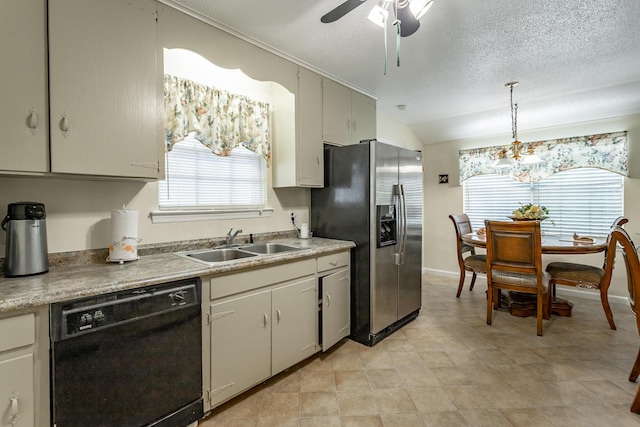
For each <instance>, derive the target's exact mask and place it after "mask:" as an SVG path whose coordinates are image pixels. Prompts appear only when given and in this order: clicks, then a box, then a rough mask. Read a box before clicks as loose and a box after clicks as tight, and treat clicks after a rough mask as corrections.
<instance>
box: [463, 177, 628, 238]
mask: <svg viewBox="0 0 640 427" xmlns="http://www.w3.org/2000/svg"><path fill="white" fill-rule="evenodd" d="M462 185H463V195H464V212H465V213H466V214H467V215H469V218H470V219H471V223H472V225H473V227H474V229H478V228H479V227H484V220H485V219H492V220H506V219H507V217H508V216H510V215H511V212H512V211H513V210H515V209H517V208H518V207H519V206H520V205H521V204H525V203H533V204H536V205H543V206H545V207H546V208H547V209H549V218H548V219H546V220H544V221H542V224H541V225H542V231H543V232H547V233H553V234H573V233H578V234H580V235H595V236H602V235H606V234H607V231H608V230H609V227H610V226H611V223H612V222H613V220H614V219H615V218H616V217H618V216H620V215H623V214H624V206H623V199H624V176H622V175H619V174H617V173H614V172H610V171H607V170H603V169H598V168H579V169H571V170H567V171H564V172H559V173H556V174H554V175H551V176H550V177H547V178H545V179H543V180H541V181H538V182H519V181H515V180H513V179H510V178H507V177H505V176H501V175H477V176H474V177H471V178H469V179H467V180H466V181H464V182H463V184H462Z"/></svg>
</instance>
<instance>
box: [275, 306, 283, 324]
mask: <svg viewBox="0 0 640 427" xmlns="http://www.w3.org/2000/svg"><path fill="white" fill-rule="evenodd" d="M281 318H282V313H281V312H280V309H277V310H276V320H277V321H278V323H280V319H281Z"/></svg>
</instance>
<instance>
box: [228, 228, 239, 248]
mask: <svg viewBox="0 0 640 427" xmlns="http://www.w3.org/2000/svg"><path fill="white" fill-rule="evenodd" d="M232 231H233V227H231V229H230V230H229V232H228V233H227V240H226V241H225V246H227V247H230V246H231V244H232V243H233V239H235V238H236V236H237V235H238V234H239V233H242V230H236V232H235V233H233V234H231V232H232Z"/></svg>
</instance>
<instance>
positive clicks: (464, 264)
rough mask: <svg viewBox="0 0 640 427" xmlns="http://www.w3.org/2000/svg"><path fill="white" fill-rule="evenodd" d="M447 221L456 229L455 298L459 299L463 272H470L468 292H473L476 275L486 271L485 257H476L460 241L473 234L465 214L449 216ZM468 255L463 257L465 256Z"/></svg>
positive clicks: (472, 250) (467, 246)
mask: <svg viewBox="0 0 640 427" xmlns="http://www.w3.org/2000/svg"><path fill="white" fill-rule="evenodd" d="M449 219H451V221H452V222H453V226H454V227H455V229H456V245H457V247H458V266H459V267H460V283H459V284H458V293H457V294H456V297H457V298H460V293H461V292H462V287H463V286H464V279H465V272H467V271H470V272H471V273H472V276H471V285H469V291H472V290H473V285H474V284H475V283H476V275H477V273H481V274H484V273H486V271H487V257H486V256H485V255H477V254H476V249H475V248H474V247H473V246H469V245H467V244H466V243H464V242H463V241H462V235H463V234H467V233H471V232H473V228H472V227H471V221H470V220H469V217H468V216H467V214H457V215H449ZM467 253H468V254H469V255H467V256H465V254H467Z"/></svg>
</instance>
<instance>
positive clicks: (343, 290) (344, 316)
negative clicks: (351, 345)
mask: <svg viewBox="0 0 640 427" xmlns="http://www.w3.org/2000/svg"><path fill="white" fill-rule="evenodd" d="M350 276H351V273H350V271H349V268H343V269H342V270H339V271H336V272H335V273H331V274H327V275H326V276H323V277H322V278H321V282H320V283H321V289H322V350H323V351H327V350H328V349H329V348H331V347H332V346H334V345H335V344H337V343H338V341H340V340H341V339H342V338H344V337H346V336H349V334H350V331H351V329H350V325H351V316H350V313H351V299H350V294H351V286H350V283H351V280H350Z"/></svg>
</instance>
